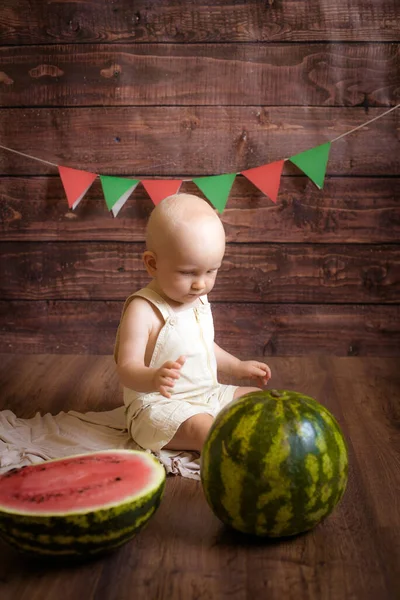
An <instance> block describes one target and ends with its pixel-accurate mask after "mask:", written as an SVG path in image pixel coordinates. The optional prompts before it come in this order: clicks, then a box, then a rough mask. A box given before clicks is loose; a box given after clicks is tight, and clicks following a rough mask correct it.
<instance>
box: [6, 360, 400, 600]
mask: <svg viewBox="0 0 400 600" xmlns="http://www.w3.org/2000/svg"><path fill="white" fill-rule="evenodd" d="M254 358H256V357H255V356H254ZM269 364H270V366H271V369H272V373H273V380H274V387H276V388H277V389H295V390H297V391H299V392H303V393H305V394H308V395H310V396H312V397H314V398H316V399H317V400H318V401H319V402H321V403H322V404H323V405H324V406H326V407H327V408H328V409H329V410H330V411H331V412H332V413H333V414H334V416H335V417H336V418H337V420H338V421H339V424H340V426H341V428H342V430H343V432H344V435H345V437H346V440H347V443H348V447H349V461H350V469H349V482H348V487H347V490H346V493H345V495H344V497H343V500H342V501H341V503H340V504H339V506H338V507H337V508H336V510H335V511H334V512H333V513H332V515H330V516H329V517H328V518H327V519H326V520H325V521H324V522H322V523H321V524H320V525H319V526H318V527H316V528H315V529H314V530H312V531H311V532H309V533H307V534H305V535H302V536H298V537H295V538H292V539H284V540H276V541H273V542H270V541H268V540H254V539H252V538H250V537H248V536H244V535H241V534H238V533H235V532H233V531H232V530H230V529H228V528H226V527H225V526H223V525H222V524H221V523H220V522H219V521H218V519H217V518H216V517H215V516H214V515H213V514H212V512H211V510H210V509H209V507H208V505H207V504H206V501H205V498H204V495H203V492H202V489H201V484H200V483H199V482H195V481H190V480H185V479H183V478H180V477H175V478H172V477H171V478H168V479H167V486H166V493H165V495H164V497H163V500H162V503H161V506H160V508H159V510H158V511H157V513H156V514H155V516H154V517H153V518H152V519H151V521H150V522H149V524H148V526H147V527H146V528H145V529H144V530H143V531H142V532H141V533H140V534H139V535H138V536H137V537H136V538H135V539H134V540H132V541H130V542H129V543H128V544H126V545H125V546H123V547H122V548H121V549H120V550H118V551H116V552H115V553H113V554H111V555H109V556H108V557H105V558H102V559H99V560H96V561H92V562H90V563H87V564H84V565H82V566H80V567H72V566H68V565H62V566H58V567H57V566H53V567H52V566H50V565H48V564H46V563H45V564H43V563H36V562H34V561H32V560H30V559H29V560H28V559H26V558H24V557H22V556H20V555H19V554H17V552H16V551H14V550H13V549H12V548H9V547H8V546H6V545H5V544H4V543H3V542H0V557H1V560H0V582H1V597H2V600H31V599H32V598H35V599H36V598H40V600H58V598H63V599H65V600H73V599H75V598H81V597H88V598H96V600H131V598H132V590H133V589H134V590H135V594H136V595H137V597H138V598H146V599H149V600H163V599H166V600H167V599H168V600H214V599H218V600H219V599H221V600H223V599H228V598H230V599H234V600H247V599H248V598H268V599H271V600H281V599H282V598H285V599H287V600H299V599H303V598H310V599H311V598H312V599H315V600H376V599H377V598H384V599H385V600H395V599H396V598H397V595H398V589H399V585H400V569H399V565H400V544H399V540H400V518H399V512H398V488H399V486H400V469H399V446H398V439H397V438H396V435H397V432H398V426H399V413H398V404H397V403H396V399H397V398H398V395H399V392H400V378H399V369H398V361H397V360H396V359H391V360H390V359H382V358H378V357H374V358H370V359H367V358H362V359H359V358H334V357H329V358H328V357H321V356H314V357H292V358H271V359H270V360H269ZM106 384H108V386H107V388H105V385H106ZM0 389H2V394H1V397H0V409H2V410H3V409H9V410H13V411H14V412H15V413H16V414H17V415H18V416H19V417H23V418H29V417H31V416H33V415H34V414H35V413H36V411H40V412H41V413H42V414H44V413H46V412H52V413H53V414H56V413H57V412H59V411H60V410H71V409H74V410H80V411H86V410H108V409H111V408H113V407H114V406H115V405H116V404H117V403H118V398H120V393H119V391H118V383H117V379H116V375H115V371H114V370H113V365H112V359H111V357H92V356H86V357H77V356H73V355H71V356H63V357H60V356H58V357H56V356H46V355H42V356H24V355H22V356H15V355H9V354H7V355H2V356H1V357H0Z"/></svg>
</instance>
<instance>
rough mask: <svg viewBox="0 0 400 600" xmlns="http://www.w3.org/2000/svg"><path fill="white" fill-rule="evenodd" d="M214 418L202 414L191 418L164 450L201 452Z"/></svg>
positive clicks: (181, 426) (184, 423)
mask: <svg viewBox="0 0 400 600" xmlns="http://www.w3.org/2000/svg"><path fill="white" fill-rule="evenodd" d="M213 420H214V417H212V416H211V415H208V414H207V413H200V414H198V415H193V417H189V419H187V420H186V421H184V422H183V423H182V425H180V426H179V429H178V431H177V432H176V434H175V435H174V437H173V438H172V440H171V441H170V442H168V444H167V445H166V446H164V448H166V449H168V450H197V451H198V452H201V449H202V448H203V444H204V442H205V440H206V437H207V434H208V432H209V431H210V427H211V425H212V422H213Z"/></svg>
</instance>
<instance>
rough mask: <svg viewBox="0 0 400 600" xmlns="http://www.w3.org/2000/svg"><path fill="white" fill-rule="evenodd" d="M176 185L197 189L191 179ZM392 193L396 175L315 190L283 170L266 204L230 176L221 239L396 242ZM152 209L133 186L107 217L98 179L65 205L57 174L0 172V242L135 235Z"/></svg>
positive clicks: (330, 181) (399, 226) (399, 190)
mask: <svg viewBox="0 0 400 600" xmlns="http://www.w3.org/2000/svg"><path fill="white" fill-rule="evenodd" d="M181 191H183V192H187V193H190V194H199V190H198V188H197V187H196V186H195V184H194V183H192V182H185V183H183V185H182V187H181ZM399 198H400V178H372V177H371V178H345V177H344V178H341V177H335V178H327V179H326V181H325V185H324V189H323V190H319V189H317V188H316V186H315V185H314V184H313V183H312V182H311V181H310V180H309V179H308V178H306V177H290V176H288V177H283V178H282V179H281V185H280V188H279V196H278V201H277V203H276V204H274V203H273V202H272V201H271V200H269V198H267V197H266V196H265V195H264V194H263V193H262V192H260V190H258V189H257V188H256V187H255V186H253V185H252V184H251V183H250V182H249V181H248V180H247V179H245V178H244V177H243V176H238V177H237V178H236V180H235V184H234V186H233V188H232V191H231V194H230V195H229V200H228V204H227V206H226V208H225V210H224V212H223V213H222V215H221V220H222V222H223V224H224V228H225V232H226V237H227V241H228V242H244V243H247V242H282V243H287V242H293V243H294V242H312V243H323V242H324V243H327V242H331V243H334V244H336V243H338V244H339V243H340V244H343V243H345V242H351V243H379V242H380V243H382V242H383V243H384V242H397V241H398V240H399V239H400V204H399V201H398V199H399ZM153 208H154V205H153V202H152V201H151V200H150V197H149V196H148V194H147V192H146V191H145V190H144V188H143V187H142V186H141V185H139V186H138V187H137V188H136V190H135V192H134V194H132V196H131V197H130V199H129V200H128V202H127V203H126V204H125V205H124V206H123V208H122V209H121V211H120V213H119V214H118V217H117V219H114V218H113V217H112V216H111V213H110V212H109V211H108V209H107V206H106V204H105V201H104V196H103V193H102V189H101V184H100V180H99V179H97V180H96V181H95V183H94V184H93V185H92V187H91V188H90V189H89V191H88V193H87V194H86V196H85V198H84V200H83V201H82V202H81V203H80V204H79V205H78V207H77V208H76V209H75V210H74V211H71V210H68V205H67V201H66V196H65V192H64V189H63V187H62V183H61V180H60V178H58V177H18V178H15V177H1V178H0V236H1V239H2V240H3V241H19V242H26V241H32V242H35V241H36V242H45V241H69V242H72V241H95V240H108V241H121V242H143V241H144V238H145V228H146V223H147V219H148V217H149V215H150V213H151V211H152V210H153Z"/></svg>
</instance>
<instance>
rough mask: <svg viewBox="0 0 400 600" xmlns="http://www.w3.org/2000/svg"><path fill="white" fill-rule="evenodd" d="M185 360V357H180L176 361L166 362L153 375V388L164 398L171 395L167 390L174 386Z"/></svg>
mask: <svg viewBox="0 0 400 600" xmlns="http://www.w3.org/2000/svg"><path fill="white" fill-rule="evenodd" d="M185 360H186V357H185V356H180V357H179V358H178V359H177V360H176V361H173V360H168V361H167V362H166V363H164V364H163V366H162V367H160V368H159V369H157V371H156V372H155V373H154V375H153V383H154V387H155V388H156V389H157V391H159V392H160V394H161V395H162V396H165V398H171V393H170V392H169V391H168V389H172V388H173V387H174V385H175V379H179V377H180V376H181V374H180V372H179V371H180V369H181V367H182V366H183V365H184V364H185Z"/></svg>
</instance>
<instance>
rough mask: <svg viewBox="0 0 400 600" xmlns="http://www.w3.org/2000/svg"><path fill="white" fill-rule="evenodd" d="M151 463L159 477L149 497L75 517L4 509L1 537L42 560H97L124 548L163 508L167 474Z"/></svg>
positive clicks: (146, 495) (161, 468)
mask: <svg viewBox="0 0 400 600" xmlns="http://www.w3.org/2000/svg"><path fill="white" fill-rule="evenodd" d="M146 454H147V453H146ZM147 458H150V456H149V455H148V456H147ZM151 459H152V460H153V461H154V463H155V468H156V469H157V471H158V473H157V481H156V482H155V484H154V485H153V487H152V488H151V489H150V490H149V491H148V493H147V494H145V495H142V496H139V497H133V498H130V499H128V500H127V501H123V502H121V503H120V504H118V505H117V506H112V507H109V508H105V509H96V510H93V511H90V510H88V511H87V512H84V513H83V512H80V513H75V514H53V515H40V514H35V515H33V514H32V515H29V514H18V513H11V512H7V511H5V509H1V508H0V536H1V537H2V538H3V539H4V540H5V541H6V542H8V543H9V544H11V545H12V546H14V547H16V548H17V549H18V550H20V551H22V552H25V553H28V554H33V555H42V556H55V557H56V556H60V557H79V556H81V557H84V556H93V555H96V554H102V553H104V552H108V551H109V550H112V549H114V548H117V547H118V546H121V545H122V544H124V543H125V542H127V541H128V540H130V539H131V538H132V537H133V536H134V535H136V534H137V533H138V532H139V531H140V530H141V529H142V528H143V527H144V526H145V525H146V524H147V522H148V521H149V519H150V518H151V516H152V515H153V514H154V513H155V512H156V510H157V508H158V507H159V505H160V502H161V498H162V495H163V492H164V488H165V479H166V476H165V470H164V468H163V467H162V465H161V464H160V463H159V462H158V461H157V460H156V459H155V458H154V457H151Z"/></svg>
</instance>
